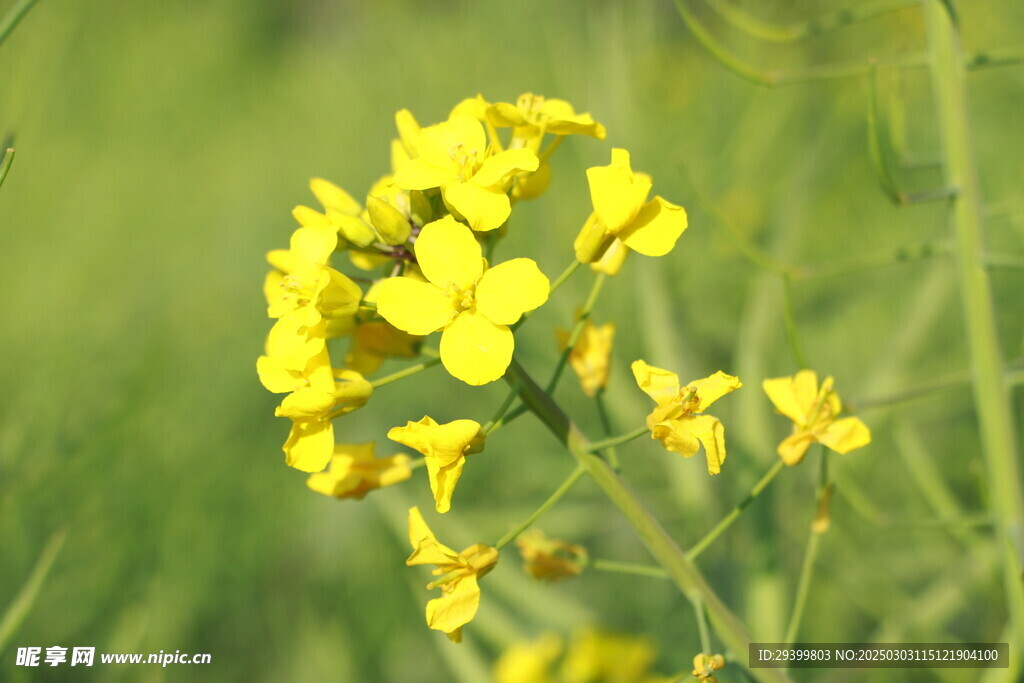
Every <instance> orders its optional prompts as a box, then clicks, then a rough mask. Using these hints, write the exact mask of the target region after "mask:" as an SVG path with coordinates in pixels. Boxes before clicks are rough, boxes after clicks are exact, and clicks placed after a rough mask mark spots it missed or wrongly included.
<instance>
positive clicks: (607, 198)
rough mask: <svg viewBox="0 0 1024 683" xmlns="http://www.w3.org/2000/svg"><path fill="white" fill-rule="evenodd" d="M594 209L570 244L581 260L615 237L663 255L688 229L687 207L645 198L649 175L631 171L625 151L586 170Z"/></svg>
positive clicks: (585, 260)
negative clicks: (607, 163)
mask: <svg viewBox="0 0 1024 683" xmlns="http://www.w3.org/2000/svg"><path fill="white" fill-rule="evenodd" d="M587 182H588V183H589V184H590V199H591V201H592V203H593V205H594V212H593V213H592V214H591V215H590V217H589V218H588V219H587V222H586V223H585V224H584V226H583V229H582V230H580V234H579V235H578V236H577V237H576V241H575V243H574V247H575V249H576V258H577V259H579V261H580V263H592V262H594V261H596V260H598V259H600V258H601V256H602V255H603V254H604V252H605V250H607V249H608V247H609V246H611V244H612V242H613V241H614V240H615V238H618V239H620V240H621V241H622V242H623V244H625V246H627V247H629V248H630V249H632V250H633V251H637V252H639V253H641V254H643V255H645V256H664V255H665V254H667V253H668V252H670V251H672V248H673V247H674V246H675V244H676V240H678V239H679V236H680V235H682V234H683V231H684V230H686V226H687V222H686V211H685V210H684V209H683V207H681V206H676V205H675V204H672V203H670V202H667V201H665V200H664V199H662V198H661V197H655V198H654V199H652V200H651V201H647V195H648V194H649V193H650V191H651V180H650V177H649V176H647V175H645V174H642V173H634V172H633V169H632V168H631V167H630V165H629V152H627V151H626V150H624V149H613V150H612V163H611V164H610V165H608V166H595V167H593V168H588V169H587Z"/></svg>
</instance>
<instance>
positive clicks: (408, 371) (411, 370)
mask: <svg viewBox="0 0 1024 683" xmlns="http://www.w3.org/2000/svg"><path fill="white" fill-rule="evenodd" d="M440 362H441V359H440V358H430V359H429V360H425V361H423V362H422V363H417V364H416V365H410V366H409V367H407V368H405V369H404V370H399V371H398V372H394V373H392V374H390V375H384V376H383V377H381V378H379V379H375V380H373V381H372V382H370V386H372V387H373V388H374V389H378V388H380V387H382V386H384V385H386V384H391V383H392V382H397V381H398V380H400V379H405V378H406V377H411V376H413V375H415V374H417V373H419V372H423V371H424V370H426V369H427V368H432V367H434V366H435V365H438V364H439V363H440Z"/></svg>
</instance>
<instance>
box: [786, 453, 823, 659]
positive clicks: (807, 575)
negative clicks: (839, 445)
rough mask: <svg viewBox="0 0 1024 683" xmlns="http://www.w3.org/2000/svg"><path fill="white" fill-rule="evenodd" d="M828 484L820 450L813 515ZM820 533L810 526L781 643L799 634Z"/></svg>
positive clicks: (787, 641) (789, 641)
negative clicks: (790, 611) (794, 596)
mask: <svg viewBox="0 0 1024 683" xmlns="http://www.w3.org/2000/svg"><path fill="white" fill-rule="evenodd" d="M828 483H829V474H828V452H827V451H825V449H824V448H822V449H821V480H820V482H819V484H818V492H817V495H816V496H815V514H817V507H818V505H819V504H820V503H821V500H822V497H823V496H825V495H827V490H828ZM821 536H822V532H820V531H818V530H817V529H815V527H814V526H813V524H812V526H811V531H810V535H809V537H808V538H807V549H806V550H805V551H804V562H803V567H801V569H800V581H799V583H798V584H797V589H796V599H795V600H794V601H793V613H792V614H791V615H790V617H789V626H787V627H786V636H785V640H784V641H783V642H786V643H795V642H796V637H797V635H798V634H799V633H800V622H801V621H802V620H803V616H804V607H806V605H807V595H808V593H810V590H811V580H812V579H813V578H814V567H815V565H816V560H817V559H818V548H819V546H820V544H821Z"/></svg>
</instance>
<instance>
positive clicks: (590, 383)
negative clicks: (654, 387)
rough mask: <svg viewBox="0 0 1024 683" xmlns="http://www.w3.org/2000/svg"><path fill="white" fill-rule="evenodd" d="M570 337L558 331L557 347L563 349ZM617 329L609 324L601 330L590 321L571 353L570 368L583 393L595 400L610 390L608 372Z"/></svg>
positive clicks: (585, 325) (566, 333)
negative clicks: (594, 397)
mask: <svg viewBox="0 0 1024 683" xmlns="http://www.w3.org/2000/svg"><path fill="white" fill-rule="evenodd" d="M569 337H570V334H569V333H568V332H565V331H564V330H559V331H558V343H559V346H561V347H562V348H563V349H564V348H565V346H566V344H568V343H569ZM614 338H615V325H613V324H611V323H606V324H604V325H601V326H600V327H598V326H597V325H594V324H593V323H591V322H590V321H589V320H588V321H587V322H585V323H584V324H583V330H582V331H581V332H580V336H579V339H577V340H576V344H575V345H574V346H573V347H572V351H571V352H570V353H569V366H570V367H571V368H572V369H573V372H575V373H576V376H577V377H579V378H580V384H581V385H582V386H583V393H584V394H586V395H587V396H596V395H597V392H599V391H601V390H602V389H604V388H605V387H606V386H608V371H609V365H610V363H611V356H612V340H613V339H614Z"/></svg>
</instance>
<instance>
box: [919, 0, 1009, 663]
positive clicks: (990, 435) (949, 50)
mask: <svg viewBox="0 0 1024 683" xmlns="http://www.w3.org/2000/svg"><path fill="white" fill-rule="evenodd" d="M922 8H923V10H924V18H925V27H926V30H927V32H928V42H929V47H930V50H931V58H932V77H933V78H932V84H933V89H934V95H935V101H936V112H937V115H938V122H939V135H940V137H941V140H942V147H943V154H944V156H945V168H946V174H947V183H948V184H949V185H951V186H954V187H957V188H958V189H959V192H958V194H957V196H956V197H955V198H954V199H953V200H951V208H952V219H953V232H954V237H955V244H956V254H955V256H956V271H957V279H958V283H959V286H960V295H961V302H962V305H963V312H964V322H965V324H966V327H967V341H968V348H969V350H970V368H971V374H972V376H973V380H974V383H973V388H974V404H975V409H976V411H977V415H978V423H979V427H980V431H981V441H982V450H983V452H984V457H985V463H986V470H987V477H988V489H989V491H990V494H991V500H992V506H993V511H994V512H995V514H996V516H997V517H998V518H999V529H998V532H997V533H998V534H999V542H1000V543H1001V545H1002V561H1003V571H1004V579H1005V584H1006V585H1005V590H1006V599H1007V608H1008V611H1009V614H1010V621H1011V623H1012V624H1013V630H1014V632H1015V634H1016V636H1015V638H1014V642H1024V583H1022V580H1021V565H1022V560H1021V556H1022V550H1021V544H1022V543H1024V491H1022V489H1021V479H1020V467H1019V464H1018V453H1017V444H1016V433H1015V427H1014V420H1013V413H1012V408H1011V396H1010V391H1009V387H1008V385H1007V382H1006V381H1005V377H1004V371H1005V368H1004V363H1003V358H1002V352H1001V350H1000V348H999V337H998V331H997V326H996V311H995V303H994V302H993V300H992V286H991V282H990V279H989V272H988V269H987V268H986V265H985V250H984V247H985V245H984V205H983V201H982V195H981V186H980V181H979V178H978V168H977V160H976V158H975V155H974V146H973V141H972V139H971V127H970V118H969V116H968V110H967V104H968V99H967V87H966V68H967V66H966V64H967V59H966V55H965V54H964V51H963V47H962V46H961V44H960V36H959V34H958V32H957V27H956V25H955V22H954V19H953V17H951V16H950V14H949V12H948V8H947V7H946V6H945V5H944V4H943V3H942V2H941V1H940V0H922ZM1020 667H1021V658H1020V654H1019V653H1018V654H1017V655H1016V656H1011V662H1010V669H1009V670H1008V671H1007V680H1014V679H1016V675H1017V673H1018V672H1019V671H1020Z"/></svg>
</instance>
